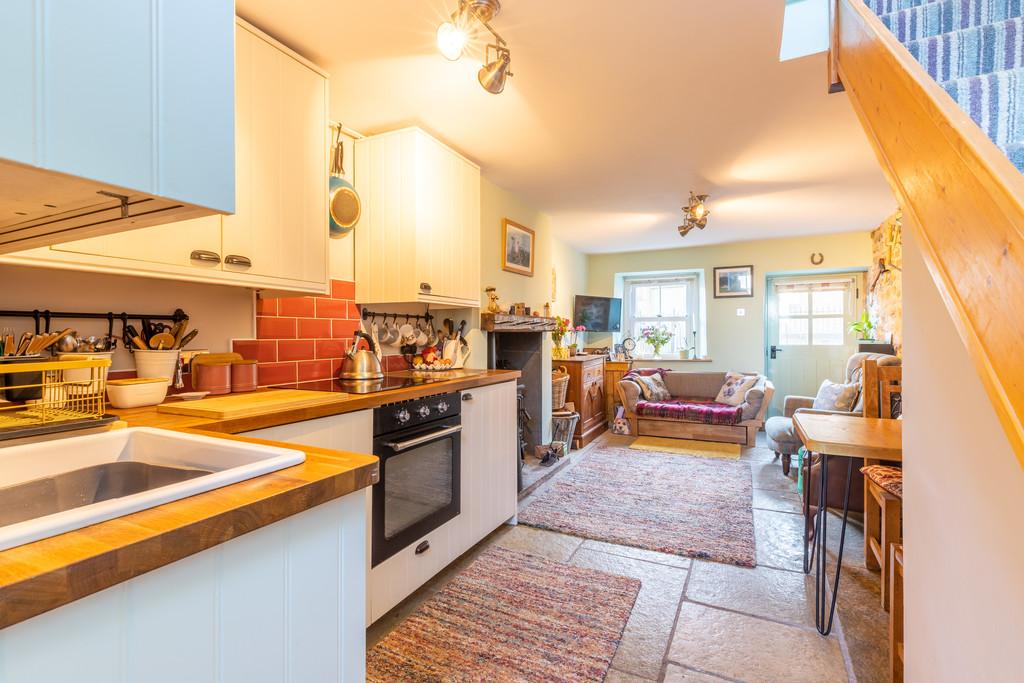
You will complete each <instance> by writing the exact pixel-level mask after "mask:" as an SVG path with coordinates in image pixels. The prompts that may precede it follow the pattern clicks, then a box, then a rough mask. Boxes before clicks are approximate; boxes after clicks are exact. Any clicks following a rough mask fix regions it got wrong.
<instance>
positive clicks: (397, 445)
mask: <svg viewBox="0 0 1024 683" xmlns="http://www.w3.org/2000/svg"><path fill="white" fill-rule="evenodd" d="M461 431H462V426H461V424H460V420H459V418H458V417H457V416H456V417H454V418H451V419H448V420H442V421H441V422H438V423H434V424H433V425H423V426H420V427H416V428H410V429H407V430H403V431H400V432H393V433H391V434H385V435H381V436H378V437H377V438H375V439H374V441H373V453H374V455H376V456H377V457H379V458H380V481H379V482H378V483H376V484H374V486H373V525H372V544H371V553H370V554H371V566H373V567H376V566H377V565H378V564H380V563H381V562H383V561H384V560H386V559H388V558H389V557H391V556H392V555H394V554H395V553H397V552H398V551H400V550H402V549H403V548H405V547H407V546H409V545H410V544H412V543H414V542H415V541H417V540H419V539H420V538H422V537H423V536H425V535H426V534H428V533H430V532H431V531H433V530H434V529H436V528H437V527H439V526H441V525H442V524H444V523H445V522H447V521H448V520H450V519H453V518H455V517H456V516H458V514H459V497H460V483H459V470H460V458H461V453H460V451H461V449H460V443H461V434H460V432H461Z"/></svg>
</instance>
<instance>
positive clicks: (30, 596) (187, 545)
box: [0, 370, 520, 628]
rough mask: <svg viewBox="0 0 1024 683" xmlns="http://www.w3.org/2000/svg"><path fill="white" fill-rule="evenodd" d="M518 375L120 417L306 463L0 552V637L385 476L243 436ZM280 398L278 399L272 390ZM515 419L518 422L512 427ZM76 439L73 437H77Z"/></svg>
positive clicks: (330, 456)
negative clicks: (305, 401)
mask: <svg viewBox="0 0 1024 683" xmlns="http://www.w3.org/2000/svg"><path fill="white" fill-rule="evenodd" d="M519 376H520V373H519V372H518V371H507V370H506V371H503V370H489V371H477V372H476V373H471V372H458V371H455V372H453V373H452V374H451V379H450V380H446V381H444V382H437V383H433V384H429V385H424V386H418V387H410V388H407V389H395V390H392V391H387V392H381V393H377V394H367V395H355V394H339V395H338V400H337V401H336V402H332V403H330V404H325V405H318V406H315V407H312V408H303V409H298V410H288V411H282V412H268V413H267V414H265V415H258V416H252V417H246V418H244V419H237V420H226V421H223V422H215V421H212V420H209V419H204V418H196V417H188V416H183V415H170V414H164V413H158V412H157V410H156V408H155V407H150V408H135V409H131V410H112V411H111V412H112V413H114V414H117V415H119V416H120V417H121V419H122V421H123V422H125V423H127V424H128V426H130V427H157V428H161V429H172V430H178V431H184V432H192V433H197V434H205V435H208V436H216V437H220V438H225V439H233V440H239V441H246V442H250V443H261V444H268V445H275V446H283V447H287V448H293V449H295V448H298V449H299V450H303V451H305V453H306V461H305V462H303V463H302V464H299V465H296V466H294V467H289V468H287V469H283V470H279V471H277V472H272V473H270V474H265V475H263V476H260V477H256V478H254V479H249V480H247V481H243V482H239V483H237V484H231V485H230V486H225V487H222V488H219V489H214V490H213V491H207V492H205V493H200V494H198V495H195V496H191V497H189V498H184V499H182V500H178V501H174V502H172V503H167V504H164V505H160V506H158V507H154V508H150V509H148V510H143V511H141V512H136V513H133V514H130V515H125V516H123V517H118V518H117V519H112V520H109V521H106V522H101V523H99V524H94V525H92V526H88V527H85V528H83V529H78V530H76V531H71V532H68V533H65V534H60V535H58V536H53V537H51V538H46V539H43V540H40V541H35V542H34V543H28V544H25V545H21V546H18V547H16V548H10V549H8V550H4V551H0V628H4V627H7V626H10V625H12V624H16V623H18V622H20V621H24V620H26V619H29V618H30V617H34V616H36V615H38V614H42V613H43V612H46V611H49V610H52V609H55V608H57V607H60V606H62V605H66V604H68V603H69V602H72V601H74V600H78V599H80V598H83V597H85V596H87V595H91V594H92V593H96V592H98V591H101V590H103V589H105V588H109V587H111V586H114V585H116V584H118V583H121V582H122V581H127V580H128V579H131V578H133V577H136V576H139V575H140V574H144V573H145V572H148V571H152V570H153V569H157V568H159V567H162V566H164V565H167V564H170V563H171V562H174V561H176V560H180V559H182V558H184V557H187V556H189V555H192V554H194V553H197V552H200V551H202V550H206V549H208V548H211V547H213V546H216V545H218V544H220V543H224V542H225V541H229V540H231V539H233V538H236V537H238V536H241V535H242V534H245V533H248V532H250V531H253V530H255V529H259V528H260V527H263V526H266V525H268V524H272V523H274V522H277V521H280V520H281V519H284V518H286V517H289V516H291V515H294V514H297V513H300V512H303V511H305V510H308V509H310V508H312V507H315V506H317V505H320V504H322V503H326V502H327V501H330V500H334V499H335V498H340V497H342V496H345V495H347V494H349V493H353V492H355V491H358V490H360V489H363V488H366V487H367V486H370V485H371V484H373V483H374V482H375V481H376V480H377V477H378V476H379V474H378V473H379V464H378V460H377V458H376V457H375V456H373V455H368V454H359V453H347V452H342V451H334V450H327V449H322V448H313V447H306V446H297V445H296V444H285V443H277V442H273V441H264V440H261V439H252V438H249V437H244V436H235V434H238V433H240V432H247V431H251V430H255V429H261V428H264V427H272V426H276V425H281V424H289V423H294V422H302V421H305V420H311V419H315V418H319V417H328V416H330V415H338V414H341V413H348V412H353V411H357V410H366V409H370V408H374V407H376V406H378V405H382V404H385V403H390V402H394V401H401V400H406V399H410V398H418V397H421V396H428V395H431V394H437V393H445V392H449V391H460V390H463V389H472V388H474V387H479V386H486V385H489V384H498V383H501V382H507V381H510V380H514V379H517V378H518V377H519ZM269 391H273V390H269ZM510 419H514V416H513V418H510ZM72 438H73V437H72Z"/></svg>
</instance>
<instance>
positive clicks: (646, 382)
mask: <svg viewBox="0 0 1024 683" xmlns="http://www.w3.org/2000/svg"><path fill="white" fill-rule="evenodd" d="M633 381H634V382H636V383H637V384H639V385H640V392H641V393H642V394H643V395H644V398H645V399H647V400H648V401H671V400H672V394H671V393H669V390H668V387H666V386H665V380H664V379H662V377H661V375H660V374H654V375H639V376H637V377H634V378H633Z"/></svg>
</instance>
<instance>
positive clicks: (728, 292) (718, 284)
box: [715, 266, 754, 299]
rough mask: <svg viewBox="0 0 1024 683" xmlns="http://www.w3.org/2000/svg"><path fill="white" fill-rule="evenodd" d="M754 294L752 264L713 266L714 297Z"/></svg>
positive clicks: (727, 297)
mask: <svg viewBox="0 0 1024 683" xmlns="http://www.w3.org/2000/svg"><path fill="white" fill-rule="evenodd" d="M745 296H754V266H725V267H722V268H715V298H716V299H735V298H740V297H745Z"/></svg>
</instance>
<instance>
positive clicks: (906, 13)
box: [881, 0, 1024, 43]
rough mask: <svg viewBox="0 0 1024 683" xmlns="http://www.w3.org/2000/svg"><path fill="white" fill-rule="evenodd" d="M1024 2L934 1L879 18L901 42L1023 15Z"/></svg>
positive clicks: (1000, 0)
mask: <svg viewBox="0 0 1024 683" xmlns="http://www.w3.org/2000/svg"><path fill="white" fill-rule="evenodd" d="M1022 2H1024V0H937V1H935V2H929V3H925V4H922V5H918V6H916V7H909V8H907V9H902V10H898V11H896V12H890V13H888V14H883V15H881V19H882V22H883V23H884V24H885V25H886V27H887V28H888V29H889V30H890V31H892V33H893V35H895V36H896V38H897V40H899V41H900V42H901V43H908V42H910V41H912V40H920V39H922V38H928V37H930V36H937V35H941V34H943V33H949V32H951V31H960V30H963V29H967V28H973V27H975V26H984V25H986V24H993V23H996V22H1000V21H1005V20H1007V19H1013V18H1014V17H1019V16H1021V15H1022Z"/></svg>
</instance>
